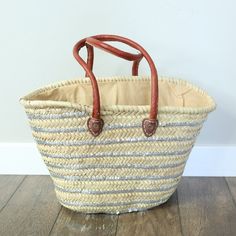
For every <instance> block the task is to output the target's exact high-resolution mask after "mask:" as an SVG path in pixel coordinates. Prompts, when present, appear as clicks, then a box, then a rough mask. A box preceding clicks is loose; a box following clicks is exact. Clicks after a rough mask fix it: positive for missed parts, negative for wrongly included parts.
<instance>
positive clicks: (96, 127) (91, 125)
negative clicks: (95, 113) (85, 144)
mask: <svg viewBox="0 0 236 236" xmlns="http://www.w3.org/2000/svg"><path fill="white" fill-rule="evenodd" d="M103 125H104V121H103V120H102V119H95V118H89V119H88V121H87V126H88V130H89V132H90V133H91V134H92V135H93V136H94V137H97V136H98V135H99V134H100V133H101V132H102V128H103Z"/></svg>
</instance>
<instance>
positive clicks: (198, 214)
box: [177, 177, 236, 236]
mask: <svg viewBox="0 0 236 236" xmlns="http://www.w3.org/2000/svg"><path fill="white" fill-rule="evenodd" d="M177 191H178V199H179V209H180V217H181V223H182V230H183V234H184V235H186V236H188V235H191V236H195V235H200V236H204V235H206V236H211V235H214V236H217V235H219V236H222V235H224V236H226V235H230V236H232V235H236V224H235V223H236V208H235V205H234V203H233V200H232V197H231V195H230V192H229V190H228V186H227V184H226V182H225V180H224V178H213V177H211V178H204V177H201V178H196V177H192V178H183V179H182V181H181V183H180V185H179V187H178V190H177Z"/></svg>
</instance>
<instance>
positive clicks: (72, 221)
mask: <svg viewBox="0 0 236 236" xmlns="http://www.w3.org/2000/svg"><path fill="white" fill-rule="evenodd" d="M117 218H118V216H117V215H106V214H83V213H78V212H73V211H71V210H68V209H67V208H65V207H62V210H61V212H60V214H59V216H58V218H57V221H56V223H55V225H54V227H53V230H52V232H51V234H50V235H60V236H61V235H62V236H63V235H65V236H67V235H80V236H89V235H91V236H94V235H99V236H100V235H101V236H103V235H107V236H108V235H109V236H112V235H115V232H116V226H117Z"/></svg>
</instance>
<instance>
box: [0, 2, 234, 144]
mask: <svg viewBox="0 0 236 236" xmlns="http://www.w3.org/2000/svg"><path fill="white" fill-rule="evenodd" d="M235 9H236V2H235V1H233V0H224V1H222V0H198V1H189V0H179V1H171V0H163V1H157V0H150V1H144V0H130V1H127V0H119V1H111V0H100V1H92V0H86V1H84V0H83V1H81V0H70V1H62V0H50V1H48V0H41V1H33V0H22V1H18V0H8V1H1V2H0V108H1V116H0V142H31V141H32V137H31V132H30V129H29V128H28V124H27V121H26V116H25V114H24V111H23V108H22V107H21V106H20V105H19V103H18V99H19V97H20V96H22V95H24V94H26V93H28V92H29V91H31V90H34V89H36V88H38V87H39V86H44V85H46V84H48V83H51V82H55V81H58V80H65V79H72V78H75V77H78V76H82V75H83V72H82V70H81V69H80V67H79V65H78V64H77V62H76V61H75V60H74V58H73V57H72V47H73V45H74V44H75V43H76V41H77V40H79V39H81V38H83V37H86V36H89V35H94V34H99V33H110V34H120V35H123V36H127V37H130V38H132V39H134V40H136V41H138V42H139V43H141V44H142V45H143V46H144V47H145V48H146V49H147V50H148V51H149V52H150V54H151V55H152V57H153V58H154V61H155V62H156V65H157V68H158V69H159V74H162V75H169V76H177V77H182V78H183V79H186V80H189V81H192V82H194V83H196V84H197V85H199V86H201V87H203V88H205V89H206V90H207V91H208V92H209V93H210V94H211V95H212V96H213V97H214V98H215V100H216V101H217V103H218V107H217V110H216V111H215V112H214V113H212V114H211V115H210V117H209V120H208V121H207V123H206V124H205V127H204V129H203V130H202V133H201V135H200V137H199V139H198V144H201V145H235V144H236V125H235V121H236V109H235V105H236V104H235V102H236V92H235V88H236V68H235V67H236V63H235V55H236V46H235V45H236V43H235V42H236V33H235V22H236V14H235ZM96 56H97V57H96V59H95V72H96V74H97V75H120V74H128V73H130V64H128V63H127V62H126V61H122V60H120V59H114V58H113V57H112V56H109V55H107V54H103V53H101V52H97V51H96ZM147 69H148V68H147V67H146V66H143V67H142V72H143V73H145V72H148V70H147Z"/></svg>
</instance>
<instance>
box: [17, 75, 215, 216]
mask: <svg viewBox="0 0 236 236" xmlns="http://www.w3.org/2000/svg"><path fill="white" fill-rule="evenodd" d="M97 82H98V87H99V91H100V101H101V110H100V111H101V118H102V119H103V121H104V126H103V130H102V132H101V133H100V134H99V135H98V136H97V137H94V136H92V135H91V133H90V132H88V128H87V120H88V119H89V118H90V116H91V113H92V104H93V99H92V98H93V97H92V95H91V94H92V87H91V82H90V80H89V79H88V78H82V79H78V80H72V81H66V82H61V83H57V84H54V85H50V86H47V87H45V88H42V89H39V90H37V91H35V92H33V93H31V94H29V95H27V96H25V97H23V98H22V99H21V103H22V104H23V105H24V107H25V110H26V113H27V115H28V118H29V123H30V126H31V128H32V132H33V136H34V138H35V140H36V142H37V147H38V149H39V151H40V153H41V155H42V158H43V160H44V162H45V164H46V165H47V167H48V170H49V172H50V175H51V177H52V179H53V182H54V185H55V191H56V195H57V198H58V200H59V202H60V203H61V204H62V205H63V206H65V207H67V208H69V209H72V210H75V211H79V212H86V213H101V212H103V213H117V214H118V213H122V212H132V211H138V210H144V209H148V208H152V207H154V206H157V205H159V204H162V203H164V202H166V201H167V200H168V199H169V198H170V196H171V195H172V194H173V193H174V191H175V190H176V188H177V185H178V183H179V181H180V178H181V176H182V173H183V171H184V167H185V164H186V161H187V159H188V156H189V154H190V152H191V149H192V147H193V145H194V142H195V140H196V137H197V135H198V134H199V132H200V129H201V127H202V125H203V122H204V121H205V120H206V118H207V115H208V113H209V112H211V111H212V110H214V109H215V103H214V101H213V99H212V98H211V97H210V96H208V95H207V93H206V92H204V91H202V90H201V89H199V88H197V87H195V86H193V85H192V84H190V83H188V82H186V81H182V80H178V79H168V78H160V79H159V80H158V85H159V91H160V92H159V104H158V106H159V110H158V121H159V124H158V127H157V130H156V132H155V134H153V135H152V136H151V137H146V136H145V135H144V133H143V130H142V120H143V119H144V118H146V117H147V116H148V114H149V110H150V96H151V94H150V90H151V88H150V78H148V77H139V76H130V77H112V78H100V79H97ZM88 94H89V96H88Z"/></svg>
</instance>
